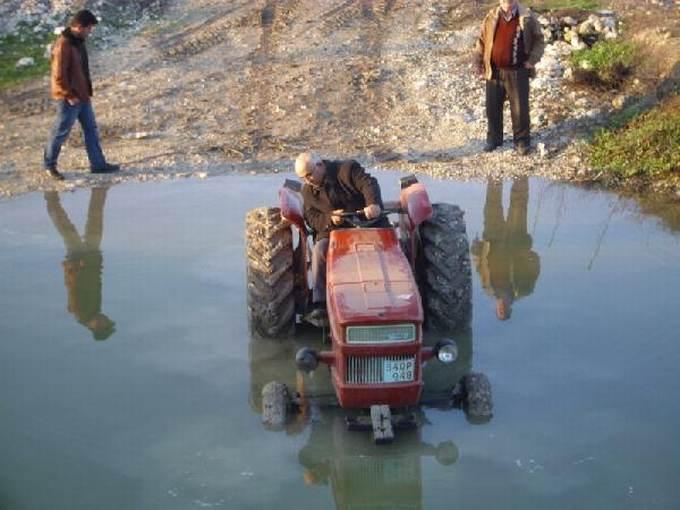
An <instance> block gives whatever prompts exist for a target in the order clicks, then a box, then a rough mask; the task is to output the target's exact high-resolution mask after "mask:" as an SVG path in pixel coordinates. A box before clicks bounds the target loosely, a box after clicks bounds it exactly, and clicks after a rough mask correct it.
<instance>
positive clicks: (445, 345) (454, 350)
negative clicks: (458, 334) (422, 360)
mask: <svg viewBox="0 0 680 510" xmlns="http://www.w3.org/2000/svg"><path fill="white" fill-rule="evenodd" d="M435 351H436V352H437V359H438V360H439V361H441V362H442V363H447V364H448V363H453V362H454V361H456V359H458V346H457V345H456V342H454V341H453V340H442V341H441V342H439V343H437V345H436V347H435Z"/></svg>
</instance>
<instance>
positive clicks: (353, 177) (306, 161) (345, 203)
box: [295, 152, 387, 322]
mask: <svg viewBox="0 0 680 510" xmlns="http://www.w3.org/2000/svg"><path fill="white" fill-rule="evenodd" d="M295 173H296V174H297V176H298V177H299V178H300V179H301V180H302V181H303V186H302V198H303V201H304V216H305V221H306V222H307V224H308V225H309V226H310V227H311V229H312V231H313V233H314V249H313V251H312V304H313V309H312V311H311V313H310V315H309V319H310V320H311V321H312V322H314V321H317V322H319V321H322V320H324V319H325V317H326V252H327V251H328V237H329V235H330V231H331V230H332V229H333V228H336V227H340V226H342V224H343V221H344V220H343V218H342V217H341V216H339V215H338V214H339V213H341V212H344V211H348V212H354V211H358V210H363V213H364V215H365V216H366V218H367V219H369V220H371V219H376V218H378V217H379V216H380V213H381V212H382V208H383V202H382V198H381V196H380V185H379V184H378V181H377V180H376V179H375V177H371V175H370V174H368V173H366V171H365V170H364V169H363V167H362V166H361V165H360V164H359V163H357V162H356V161H354V160H346V161H329V160H325V159H321V157H320V156H319V155H318V154H314V153H312V152H303V153H302V154H300V155H299V156H298V157H297V159H296V160H295ZM375 226H376V227H382V226H387V221H386V220H384V221H383V220H381V222H378V223H376V225H375Z"/></svg>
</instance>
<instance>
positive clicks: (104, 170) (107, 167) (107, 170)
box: [92, 163, 120, 174]
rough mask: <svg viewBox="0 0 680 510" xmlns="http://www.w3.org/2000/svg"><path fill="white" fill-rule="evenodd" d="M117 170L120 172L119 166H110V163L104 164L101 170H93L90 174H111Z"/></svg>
mask: <svg viewBox="0 0 680 510" xmlns="http://www.w3.org/2000/svg"><path fill="white" fill-rule="evenodd" d="M119 170H120V165H112V164H110V163H106V164H105V165H104V166H103V167H101V168H93V169H92V173H93V174H112V173H113V172H117V171H119Z"/></svg>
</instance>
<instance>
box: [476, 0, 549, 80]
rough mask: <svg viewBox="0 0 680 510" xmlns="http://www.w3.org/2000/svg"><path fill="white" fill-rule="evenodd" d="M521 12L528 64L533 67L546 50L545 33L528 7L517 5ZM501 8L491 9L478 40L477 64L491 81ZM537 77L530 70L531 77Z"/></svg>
mask: <svg viewBox="0 0 680 510" xmlns="http://www.w3.org/2000/svg"><path fill="white" fill-rule="evenodd" d="M517 8H518V10H519V26H520V28H521V29H522V37H523V43H524V51H525V52H526V54H527V60H526V61H527V62H529V63H530V64H532V65H536V63H537V62H538V61H539V60H541V57H542V56H543V50H544V49H545V41H544V40H543V32H542V31H541V26H540V24H539V23H538V20H537V19H536V16H534V14H533V13H532V12H531V11H530V10H529V9H527V8H526V7H524V6H522V5H519V4H517ZM500 10H501V8H500V7H494V8H493V9H491V10H490V11H489V12H488V13H487V15H486V17H485V18H484V21H483V22H482V29H481V31H480V34H479V38H478V39H477V45H476V51H477V64H478V66H479V67H480V68H481V67H483V70H484V71H483V72H484V78H486V79H487V80H490V79H491V75H492V69H491V49H492V48H493V39H494V36H495V35H496V24H497V23H498V17H499V16H500ZM535 75H536V70H535V69H530V70H529V76H530V77H531V78H533V77H534V76H535Z"/></svg>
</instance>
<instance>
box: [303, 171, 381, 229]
mask: <svg viewBox="0 0 680 510" xmlns="http://www.w3.org/2000/svg"><path fill="white" fill-rule="evenodd" d="M324 164H325V165H326V176H325V178H324V182H323V184H322V185H321V186H312V185H310V184H307V183H305V184H304V185H303V186H302V198H303V200H304V215H305V221H306V222H307V224H308V225H309V226H310V227H311V228H312V230H313V231H314V239H315V240H317V241H318V240H319V239H322V238H324V237H328V235H329V231H330V230H332V228H333V227H334V226H335V225H333V222H332V221H331V212H332V211H334V210H335V209H343V210H345V211H356V210H358V209H363V208H364V207H366V206H368V205H373V204H376V205H379V206H380V208H381V209H382V207H383V202H382V198H381V196H380V186H379V185H378V181H377V180H376V179H375V177H371V175H370V174H368V173H366V171H365V170H364V169H363V168H362V166H361V165H360V164H359V163H357V162H356V161H353V160H348V161H326V160H324ZM376 226H381V225H376Z"/></svg>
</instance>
